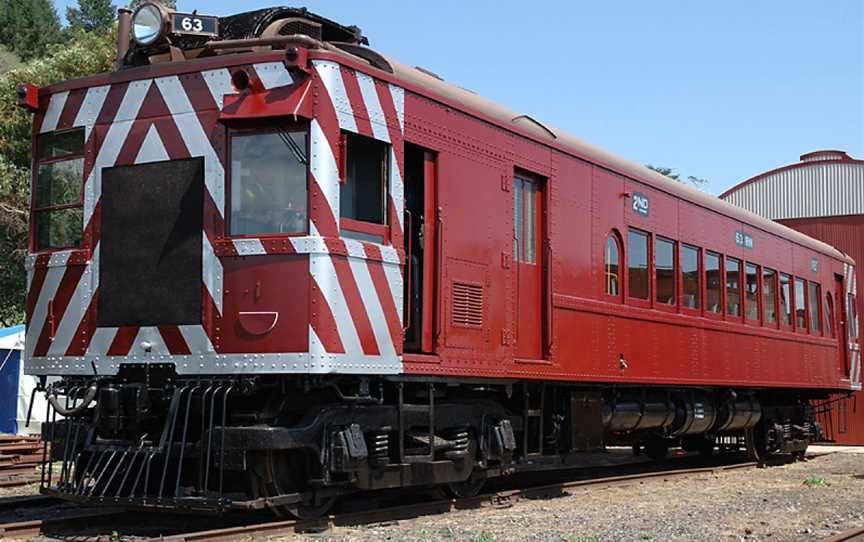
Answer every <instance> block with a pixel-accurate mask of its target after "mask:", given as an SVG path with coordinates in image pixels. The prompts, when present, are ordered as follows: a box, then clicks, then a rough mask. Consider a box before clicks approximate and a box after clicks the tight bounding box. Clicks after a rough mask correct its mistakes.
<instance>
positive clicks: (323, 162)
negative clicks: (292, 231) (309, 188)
mask: <svg viewBox="0 0 864 542" xmlns="http://www.w3.org/2000/svg"><path fill="white" fill-rule="evenodd" d="M309 139H310V141H311V143H312V145H311V146H312V152H311V157H312V159H311V160H310V161H309V167H310V169H311V170H312V175H314V176H315V180H316V181H317V182H318V186H320V187H321V191H322V192H323V193H324V198H325V199H326V200H327V204H328V205H330V210H331V211H332V213H333V218H335V219H336V224H339V168H338V167H337V166H336V157H335V156H333V149H332V147H330V143H329V142H328V141H327V136H325V135H324V130H323V129H322V128H321V125H320V124H318V121H317V120H315V119H312V122H311V123H310V132H309ZM310 223H311V221H310Z"/></svg>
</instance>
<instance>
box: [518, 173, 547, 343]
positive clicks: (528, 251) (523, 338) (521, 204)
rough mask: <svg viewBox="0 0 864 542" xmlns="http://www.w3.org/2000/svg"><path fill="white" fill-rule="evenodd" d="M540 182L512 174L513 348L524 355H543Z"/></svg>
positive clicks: (542, 263)
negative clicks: (514, 327)
mask: <svg viewBox="0 0 864 542" xmlns="http://www.w3.org/2000/svg"><path fill="white" fill-rule="evenodd" d="M543 202H544V198H543V182H542V181H541V180H539V179H535V178H532V177H529V176H528V175H523V174H519V173H517V174H516V175H515V176H514V177H513V212H514V216H513V218H514V220H513V224H514V232H513V261H514V262H515V266H516V348H515V356H516V357H517V358H523V359H535V360H536V359H542V358H543V337H544V329H545V327H544V326H545V325H546V323H545V320H546V317H545V314H546V311H545V310H544V309H545V295H544V293H545V287H544V283H545V281H544V277H545V275H544V271H545V265H546V262H545V261H544V260H545V257H544V256H545V255H544V251H543V239H544V228H543V222H544V221H543V216H544V209H543Z"/></svg>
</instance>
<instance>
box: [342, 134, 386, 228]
mask: <svg viewBox="0 0 864 542" xmlns="http://www.w3.org/2000/svg"><path fill="white" fill-rule="evenodd" d="M345 137H346V141H345V144H346V145H347V149H346V166H345V177H346V179H345V182H344V183H342V185H341V187H340V189H339V212H340V216H341V217H342V218H350V219H352V220H359V221H361V222H371V223H373V224H386V223H387V184H388V183H387V157H388V155H389V146H388V145H387V144H386V143H382V142H381V141H377V140H375V139H371V138H368V137H363V136H360V135H357V134H352V133H349V134H346V135H345Z"/></svg>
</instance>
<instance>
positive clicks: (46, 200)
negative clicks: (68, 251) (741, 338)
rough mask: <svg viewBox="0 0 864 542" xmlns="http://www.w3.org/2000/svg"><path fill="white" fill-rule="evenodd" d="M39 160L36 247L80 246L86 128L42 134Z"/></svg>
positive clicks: (39, 145)
mask: <svg viewBox="0 0 864 542" xmlns="http://www.w3.org/2000/svg"><path fill="white" fill-rule="evenodd" d="M37 159H38V164H37V170H36V171H37V173H36V190H35V194H34V195H33V212H34V215H35V216H34V220H35V222H34V224H35V230H36V231H35V240H36V250H43V249H52V248H72V247H77V246H80V245H81V238H82V234H83V230H84V214H83V210H82V203H81V189H82V187H83V185H84V129H83V128H79V129H75V130H69V131H65V132H55V133H48V134H43V135H41V136H39V140H38V141H37Z"/></svg>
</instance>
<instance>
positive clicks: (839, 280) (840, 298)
mask: <svg viewBox="0 0 864 542" xmlns="http://www.w3.org/2000/svg"><path fill="white" fill-rule="evenodd" d="M834 307H835V308H834V310H835V312H836V314H835V316H834V318H835V320H836V322H837V340H838V343H839V348H838V353H839V355H840V360H839V361H840V364H839V366H840V367H843V376H849V369H850V367H849V321H848V314H849V312H848V311H849V310H850V307H847V306H846V284H845V282H844V280H843V277H842V276H841V275H834Z"/></svg>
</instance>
